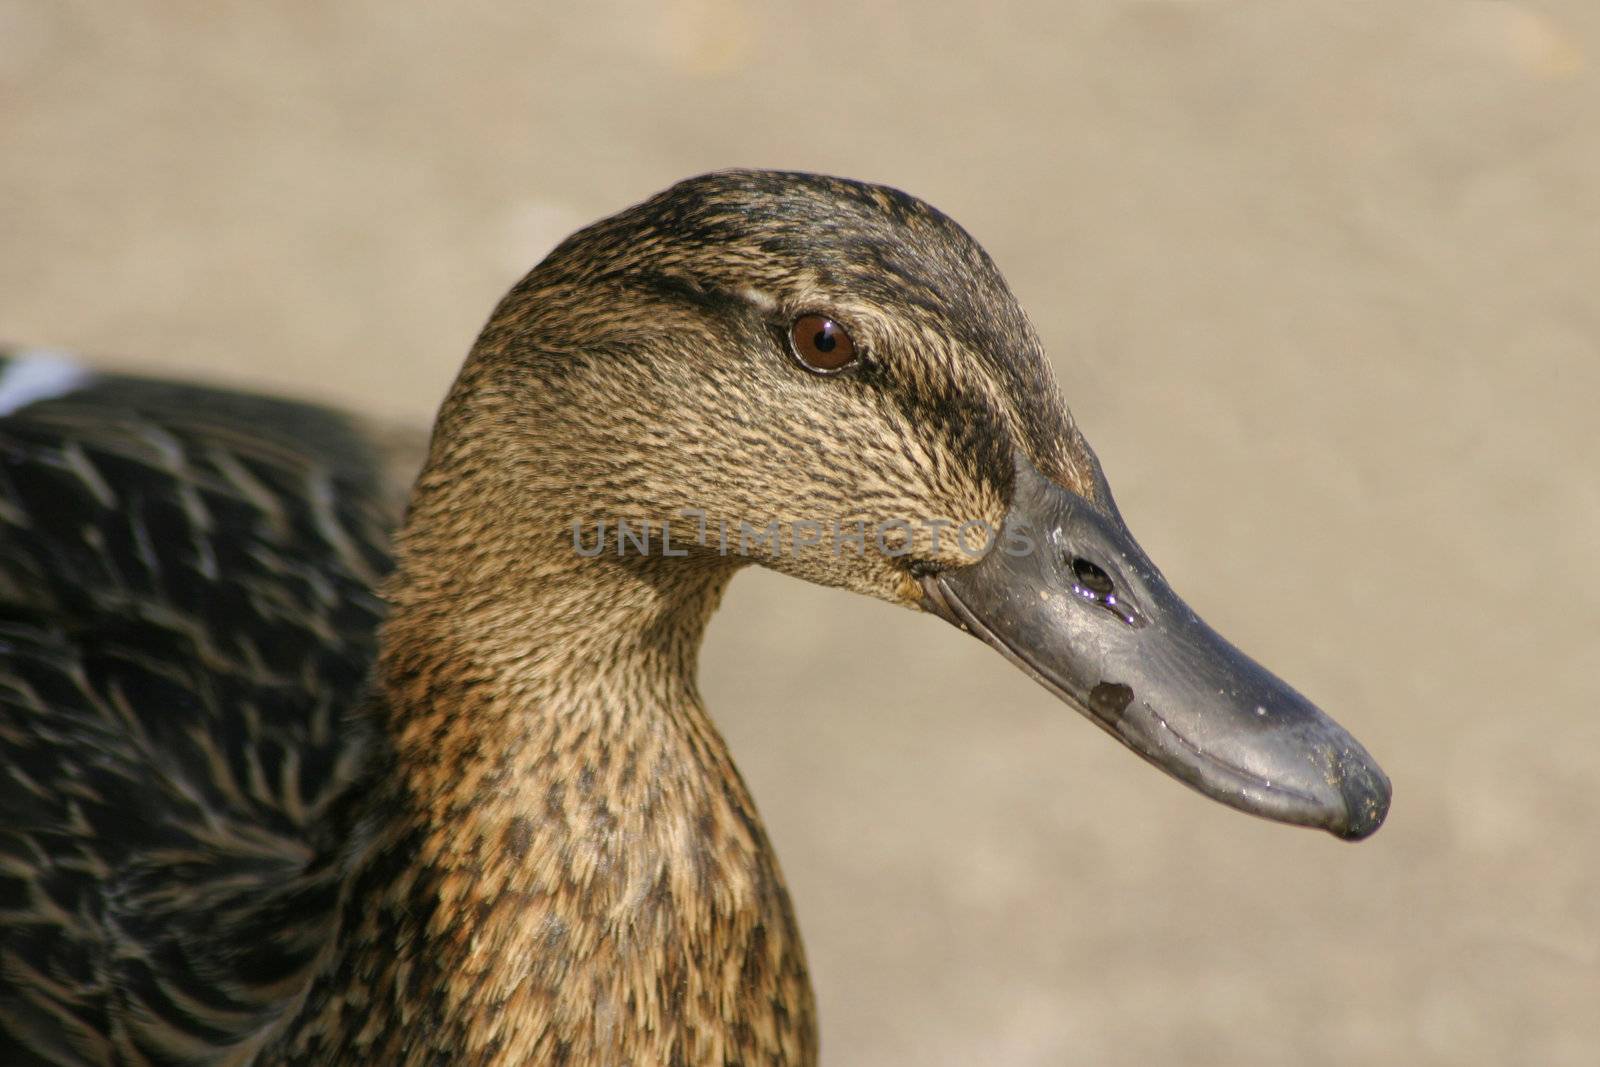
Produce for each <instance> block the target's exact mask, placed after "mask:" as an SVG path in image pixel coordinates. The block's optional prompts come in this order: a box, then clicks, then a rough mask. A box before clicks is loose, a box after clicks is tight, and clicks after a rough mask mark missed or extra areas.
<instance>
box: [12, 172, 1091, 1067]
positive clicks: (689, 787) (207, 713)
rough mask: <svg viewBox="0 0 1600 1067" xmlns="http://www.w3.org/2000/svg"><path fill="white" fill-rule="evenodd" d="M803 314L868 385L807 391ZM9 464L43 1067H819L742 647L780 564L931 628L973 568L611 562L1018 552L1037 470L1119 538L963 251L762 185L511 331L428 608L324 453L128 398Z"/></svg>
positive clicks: (839, 190) (62, 409)
mask: <svg viewBox="0 0 1600 1067" xmlns="http://www.w3.org/2000/svg"><path fill="white" fill-rule="evenodd" d="M805 313H826V314H827V315H829V316H831V317H833V318H834V319H836V320H838V321H839V322H840V323H842V324H844V326H845V327H846V328H847V329H848V330H849V332H850V336H851V337H852V338H853V339H854V342H855V344H856V346H857V348H858V349H859V351H860V352H861V353H862V358H861V360H860V363H859V365H857V366H855V367H853V368H852V369H851V372H850V373H848V374H845V375H841V376H839V377H837V378H821V377H818V376H816V375H813V374H810V373H808V372H807V371H806V370H804V369H803V368H801V367H800V366H799V365H798V364H797V363H796V362H795V360H794V359H793V358H792V356H791V353H790V352H789V351H788V350H787V348H786V341H785V331H786V330H787V328H788V324H789V323H790V322H792V321H793V320H794V319H795V317H796V316H798V315H801V314H805ZM0 452H3V456H4V466H3V468H0V753H3V754H4V761H5V762H4V766H5V773H4V774H3V775H0V812H3V813H4V814H3V816H0V1062H4V1063H6V1064H18V1065H22V1064H27V1065H31V1064H112V1063H118V1064H121V1063H129V1064H134V1063H152V1064H153V1063H185V1064H190V1063H192V1064H200V1063H218V1064H223V1063H225V1064H241V1065H242V1064H255V1065H262V1067H265V1065H286V1064H298V1065H312V1064H316V1065H334V1067H339V1065H343V1067H354V1065H357V1064H380V1063H381V1064H396V1065H401V1064H444V1063H450V1064H463V1065H489V1064H495V1065H499V1064H545V1063H552V1064H554V1063H568V1064H575V1065H600V1064H607V1065H610V1064H634V1065H638V1067H644V1065H647V1064H648V1065H654V1064H730V1065H731V1064H743V1065H745V1067H756V1065H779V1064H783V1065H795V1064H810V1063H813V1062H814V1061H815V1058H816V1026H815V1019H814V1011H813V1005H812V998H811V991H810V988H809V984H808V980H807V977H806V969H805V959H804V955H803V953H802V950H801V945H800V939H799V935H798V932H797V929H796V926H795V921H794V917H793V914H792V911H791V909H790V906H789V901H788V897H787V895H786V892H785V889H784V886H783V880H782V876H781V874H780V873H779V870H778V866H777V861H776V858H775V857H774V855H773V852H772V849H771V848H770V846H769V845H768V843H767V840H766V837H765V834H764V832H763V830H762V827H761V823H760V820H759V818H758V817H757V815H756V811H755V806H754V804H753V802H752V801H751V798H750V796H749V793H748V792H747V790H746V789H745V786H744V784H743V782H742V781H741V780H740V778H739V775H738V772H737V771H736V770H735V768H734V766H733V763H732V761H731V759H730V758H729V755H728V753H727V750H726V749H725V747H724V745H723V742H722V740H721V738H720V737H719V735H718V733H717V731H716V729H715V727H714V726H713V725H712V723H711V721H710V719H709V718H708V717H707V714H706V712H705V709H704V708H703V706H702V704H701V701H700V698H699V695H698V692H697V690H696V685H695V664H696V657H697V653H698V648H699V645H700V641H701V636H702V634H703V632H704V628H705V624H706V621H707V619H708V618H709V617H710V615H711V613H712V612H713V611H714V609H715V608H716V605H717V602H718V600H719V598H720V597H721V595H722V592H723V590H724V588H725V587H726V585H727V583H728V581H729V579H730V578H731V577H732V575H733V573H734V572H735V571H736V570H737V569H738V568H739V567H740V566H742V565H745V564H747V563H750V562H759V563H762V564H764V565H766V566H770V567H773V568H775V569H778V570H781V571H785V572H788V573H791V574H794V575H797V576H799V577H802V578H806V579H808V580H812V581H817V582H823V583H826V584H830V585H836V586H840V587H844V588H848V589H853V590H856V591H858V592H862V593H866V594H869V595H872V596H876V597H880V598H882V599H885V600H889V601H891V602H895V603H900V604H904V605H906V606H910V607H916V606H918V605H919V604H920V603H922V586H921V585H919V582H918V576H919V574H920V573H926V572H927V571H928V570H930V569H938V568H940V567H946V566H955V565H959V564H960V563H962V562H965V559H964V558H963V557H962V556H961V555H960V550H959V548H958V547H957V546H956V545H955V544H953V543H952V539H949V538H947V539H946V541H945V543H944V544H943V545H941V546H939V547H938V548H937V549H936V548H935V546H934V545H933V544H932V543H931V542H930V541H929V540H928V538H927V530H926V529H924V528H918V529H917V530H916V535H915V537H914V539H913V542H912V544H911V545H910V548H911V551H910V552H909V553H908V554H905V555H899V556H891V555H887V554H885V553H883V552H880V551H868V552H865V553H864V554H861V555H859V556H858V555H856V554H854V553H851V552H844V553H842V554H840V553H835V552H833V551H830V550H829V549H828V547H827V546H825V545H824V546H817V547H816V548H812V549H804V550H796V551H782V552H774V551H771V550H770V546H763V545H762V544H761V543H759V542H758V543H757V544H756V545H755V546H753V547H751V548H750V550H749V551H748V552H746V553H745V554H739V553H737V552H735V553H733V554H730V555H723V554H721V553H719V552H718V551H715V550H714V549H713V548H712V547H701V546H688V551H687V555H684V556H673V557H668V556H665V555H663V554H661V553H660V552H652V553H648V554H645V553H638V552H627V553H616V552H611V551H608V552H605V553H602V554H601V555H599V556H597V557H592V558H591V557H586V556H582V555H579V554H578V553H576V552H575V551H574V545H573V540H572V538H573V534H572V524H573V522H574V521H575V520H581V521H588V522H592V521H593V520H598V519H616V518H627V519H631V520H635V521H636V522H648V523H651V524H653V525H654V528H656V529H659V528H660V527H661V525H662V524H663V523H664V522H669V521H670V522H673V523H675V524H677V526H678V528H680V529H681V527H682V524H683V522H684V521H685V520H684V516H683V513H684V512H685V511H686V510H692V511H694V512H698V513H700V514H701V515H703V516H704V518H705V519H706V521H707V522H708V523H709V524H710V525H711V526H712V527H713V528H714V527H715V526H716V524H718V523H719V522H727V523H731V524H732V525H733V526H734V527H735V528H737V526H738V524H739V523H746V524H749V525H750V526H752V527H756V528H764V527H765V526H766V525H767V524H768V523H771V522H778V523H792V522H794V521H796V520H822V521H828V520H833V519H838V520H844V521H845V522H846V523H848V522H850V521H852V520H864V521H865V522H866V523H867V524H869V526H870V525H874V524H877V523H879V522H882V521H885V520H894V519H900V518H905V517H938V518H942V519H950V520H955V521H961V520H965V519H980V520H984V521H985V522H987V523H990V524H991V525H995V526H997V525H998V524H999V522H1000V520H1001V519H1002V517H1003V515H1004V513H1005V510H1006V505H1007V500H1008V496H1009V493H1010V488H1011V480H1012V478H1013V472H1014V470H1015V469H1016V468H1015V461H1016V460H1017V457H1018V456H1021V457H1023V458H1025V459H1026V461H1027V462H1028V463H1030V464H1032V466H1033V467H1034V468H1036V469H1037V470H1038V471H1041V472H1043V473H1044V474H1045V475H1046V476H1048V477H1049V478H1050V479H1052V480H1053V481H1054V482H1055V483H1058V484H1060V485H1062V486H1065V487H1067V488H1069V489H1071V490H1074V491H1076V492H1077V493H1079V494H1081V495H1082V496H1083V497H1085V498H1088V499H1090V500H1093V501H1097V502H1098V504H1097V506H1100V507H1104V508H1109V506H1110V505H1109V500H1108V498H1106V497H1105V496H1104V489H1103V485H1104V483H1103V481H1100V480H1099V476H1098V467H1097V465H1096V464H1095V461H1094V459H1093V456H1092V454H1091V453H1090V452H1089V450H1088V448H1087V446H1086V445H1085V444H1084V442H1083V440H1082V438H1081V437H1080V436H1079V434H1078V433H1077V431H1076V429H1075V428H1074V426H1073V424H1072V422H1071V419H1070V417H1069V416H1068V415H1067V413H1066V409H1065V408H1064V406H1063V405H1062V404H1061V401H1060V399H1059V397H1058V395H1057V393H1056V389H1055V386H1054V384H1053V382H1052V381H1051V378H1050V375H1049V373H1048V370H1047V369H1046V365H1045V362H1044V359H1043V356H1042V353H1041V350H1040V346H1039V343H1038V340H1037V338H1036V337H1035V335H1034V333H1033V331H1032V329H1031V328H1030V327H1029V325H1028V323H1027V321H1026V319H1025V317H1024V316H1023V314H1022V312H1021V310H1020V309H1019V308H1018V307H1017V304H1016V302H1015V300H1014V298H1013V297H1012V295H1011V294H1010V292H1009V290H1008V289H1007V287H1006V285H1005V283H1004V281H1003V280H1002V279H1001V278H1000V275H999V274H998V272H997V271H996V270H995V268H994V266H993V264H992V263H991V262H990V260H989V258H988V257H987V256H986V255H985V254H984V253H983V251H982V250H981V249H980V248H979V247H978V246H977V245H976V244H975V243H974V242H973V241H972V240H971V239H970V238H969V237H968V236H967V235H966V234H965V233H964V232H963V231H962V230H961V229H960V228H959V227H958V226H956V225H955V224H954V223H953V222H951V221H950V220H949V219H947V218H946V217H944V216H943V215H941V214H939V213H938V212H936V211H934V210H933V209H932V208H929V207H928V206H927V205H925V204H923V203H921V202H920V201H917V200H915V199H912V198H910V197H908V196H905V195H904V194H901V193H898V192H895V191H893V190H889V189H885V188H882V187H877V186H870V185H864V184H859V183H854V182H848V181H843V180H839V179H831V178H822V177H816V176H810V175H799V174H778V173H765V172H730V173H725V174H719V175H711V176H707V177H703V178H698V179H693V180H690V181H688V182H684V183H682V184H680V185H678V186H675V187H673V188H672V189H670V190H668V191H667V192H665V193H663V194H661V195H660V196H658V197H655V198H654V199H652V200H650V201H647V202H646V203H644V204H641V205H639V206H638V207H635V208H632V209H630V210H628V211H625V212H623V213H621V214H620V215H617V216H615V217H613V218H611V219H608V220H606V221H604V222H601V223H599V224H597V225H595V226H593V227H591V228H589V229H587V230H584V231H582V232H580V233H578V234H576V235H574V236H573V237H572V238H570V239H569V240H568V241H566V242H565V243H564V244H562V245H561V247H559V248H558V249H557V250H556V251H555V252H553V253H552V254H551V255H550V257H549V258H547V259H546V260H545V261H544V262H543V263H542V264H540V265H539V266H538V267H537V268H535V269H534V271H533V272H532V273H530V274H529V275H528V277H527V278H526V279H524V280H523V281H522V283H521V284H519V285H518V286H517V287H516V288H515V289H514V290H513V291H512V292H511V293H510V294H509V295H508V296H507V297H506V298H505V299H504V300H503V301H502V302H501V304H500V306H499V307H498V308H497V309H496V311H495V313H494V315H493V316H492V317H491V319H490V320H489V323H488V325H487V326H486V327H485V329H484V331H483V333H482V335H481V336H480V338H479V339H478V342H477V344H476V346H475V347H474V348H473V350H472V353H471V355H470V357H469V359H468V360H467V363H466V365H465V367H464V369H463V370H462V372H461V375H460V377H459V378H458V380H457V382H456V384H455V386H454V388H453V389H452V391H451V393H450V395H449V397H448V399H447V400H446V402H445V404H444V407H443V409H442V411H441V413H440V416H439V420H438V423H437V425H436V427H435V431H434V434H433V438H432V443H431V447H430V449H429V453H428V457H427V460H426V464H425V466H424V468H423V471H422V474H421V476H420V477H419V479H418V480H417V482H416V485H415V488H414V489H413V491H412V495H411V498H410V509H409V512H408V516H407V518H406V519H405V522H404V525H403V527H402V528H401V530H400V532H399V535H398V538H397V541H396V543H395V554H394V566H393V571H392V573H389V572H390V562H389V550H390V545H389V535H390V531H391V530H392V529H393V528H394V527H393V521H394V519H393V516H394V514H395V511H394V509H393V503H394V494H393V492H392V490H390V489H387V488H386V487H385V486H386V483H385V481H384V480H383V478H382V477H381V475H380V468H379V463H378V460H377V459H376V458H375V457H374V456H373V454H372V453H371V452H370V451H369V449H368V448H367V446H366V445H365V444H363V440H362V436H361V434H360V433H358V432H357V428H356V427H355V426H354V424H353V423H351V422H350V421H348V420H346V419H343V418H341V417H339V416H336V415H332V414H329V413H327V412H322V411H319V410H316V409H311V408H306V407H302V406H298V405H290V404H283V403H281V402H275V401H262V400H257V399H252V398H243V397H236V396H232V395H229V394H222V393H218V392H215V391H207V390H200V389H195V388H185V387H165V386H155V385H151V384H149V383H139V382H133V381H130V380H123V379H105V378H101V379H96V380H95V381H94V382H92V383H90V384H89V385H86V386H81V387H78V388H75V389H72V390H68V391H65V392H62V393H61V395H58V396H54V397H46V398H44V399H38V400H36V401H35V402H32V403H29V404H27V405H25V406H22V407H21V408H20V409H18V410H15V411H14V412H13V413H11V414H9V415H7V416H6V417H4V418H0ZM679 547H680V548H682V547H685V546H683V544H682V542H681V541H680V543H679ZM385 574H388V577H387V578H386V579H383V582H382V585H381V594H382V600H381V601H380V599H379V597H378V596H377V595H375V593H374V590H375V589H378V588H380V587H379V586H378V585H376V584H375V583H377V582H378V581H379V579H380V578H381V577H382V576H383V575H385ZM380 618H381V619H382V620H383V621H382V625H381V634H380V633H379V632H378V630H377V627H378V626H379V622H380ZM369 669H370V674H369Z"/></svg>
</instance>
